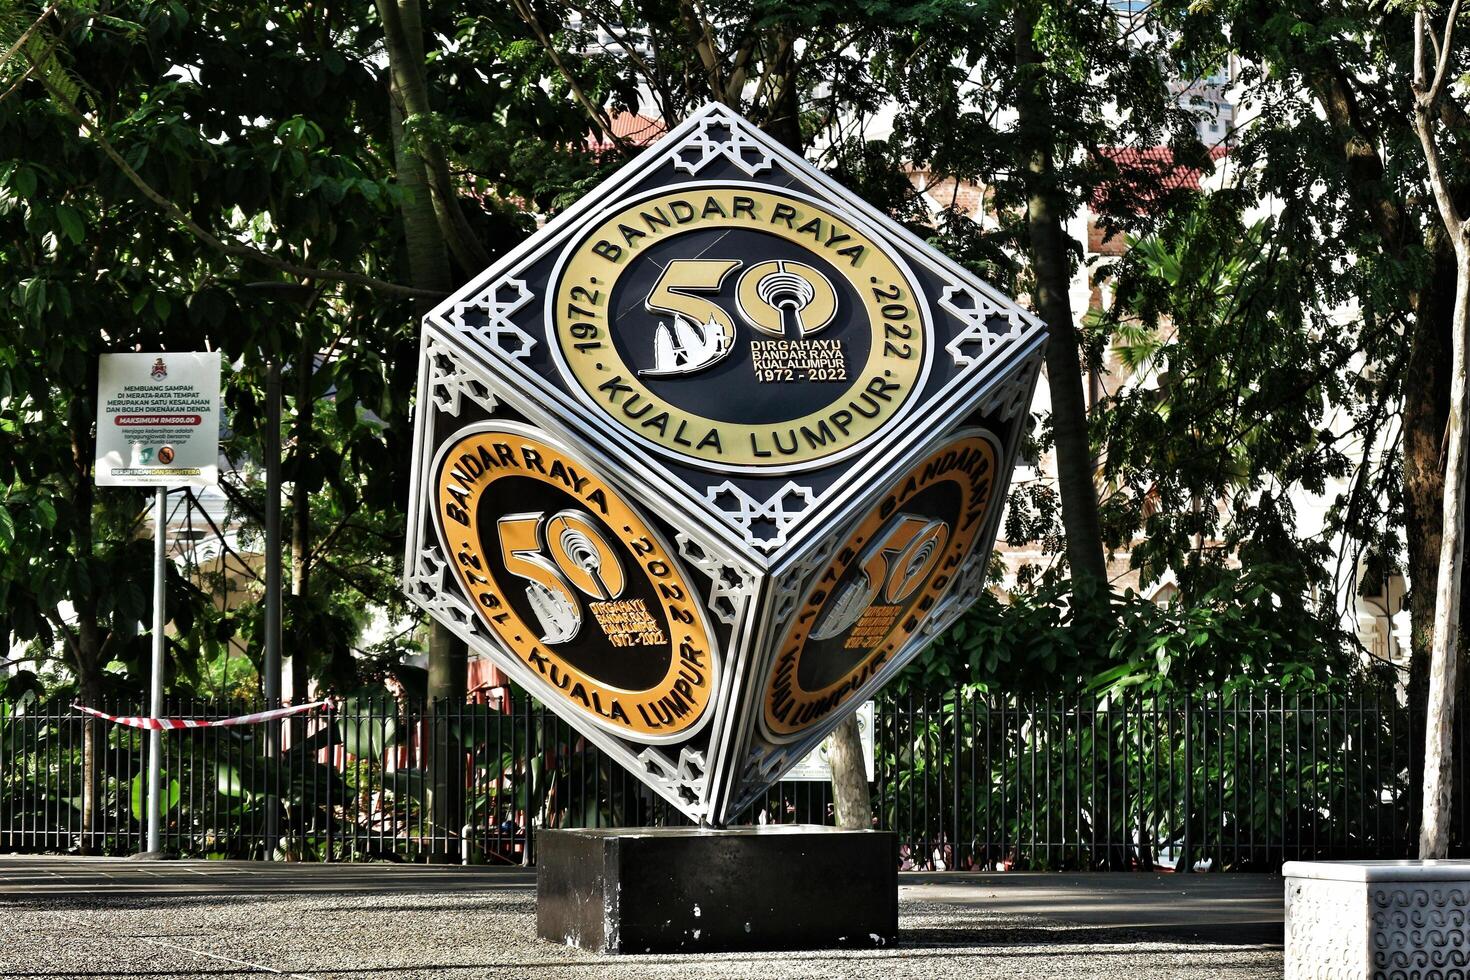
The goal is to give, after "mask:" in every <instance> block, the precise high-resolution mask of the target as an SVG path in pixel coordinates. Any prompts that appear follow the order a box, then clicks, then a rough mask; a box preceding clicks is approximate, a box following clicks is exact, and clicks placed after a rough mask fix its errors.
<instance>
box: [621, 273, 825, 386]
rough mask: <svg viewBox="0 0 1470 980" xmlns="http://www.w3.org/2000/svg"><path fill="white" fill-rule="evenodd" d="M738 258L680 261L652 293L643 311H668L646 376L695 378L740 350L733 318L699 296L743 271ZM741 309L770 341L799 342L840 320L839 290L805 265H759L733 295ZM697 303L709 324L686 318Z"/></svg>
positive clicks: (745, 275)
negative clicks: (667, 318)
mask: <svg viewBox="0 0 1470 980" xmlns="http://www.w3.org/2000/svg"><path fill="white" fill-rule="evenodd" d="M741 264H742V263H741V261H740V260H739V259H676V260H674V261H673V262H670V263H669V267H668V269H666V270H665V272H664V274H663V275H662V276H661V277H660V278H659V281H658V283H657V284H655V286H654V287H653V289H652V290H650V291H649V294H648V298H647V299H646V300H645V301H644V306H645V307H646V308H647V309H648V311H649V312H651V313H661V312H662V313H669V314H671V315H672V319H671V320H670V321H667V322H666V321H660V322H659V325H658V327H657V329H656V330H655V331H654V336H653V367H651V368H644V369H643V370H640V371H639V372H638V373H639V374H640V375H643V376H645V377H670V376H679V375H688V374H694V373H696V372H698V371H703V370H704V369H705V368H708V367H711V366H713V365H715V364H716V363H718V362H719V361H721V360H723V359H724V358H725V357H726V356H727V355H728V354H729V353H730V351H731V350H733V349H734V347H735V321H734V319H733V318H732V317H731V316H730V314H729V313H728V312H726V311H725V310H724V309H723V308H722V307H720V306H717V305H716V304H714V303H712V302H709V301H707V300H705V299H704V298H703V297H701V296H700V295H699V294H700V293H708V292H712V291H718V290H719V289H720V287H721V286H722V285H723V283H724V281H725V279H726V278H728V277H729V276H730V275H731V274H732V273H733V272H735V271H736V270H737V269H739V268H740V266H741ZM735 295H736V309H737V311H738V312H739V314H740V316H741V319H743V320H744V321H745V322H746V323H747V324H749V325H750V327H751V328H752V329H754V330H756V331H758V332H760V333H763V334H766V335H768V336H771V337H778V338H783V339H786V340H800V339H803V338H805V337H809V336H811V335H812V334H815V333H817V332H819V331H821V330H823V329H825V328H826V327H827V326H828V325H829V324H830V323H831V322H832V320H833V318H834V317H836V315H837V305H838V304H837V291H836V289H834V288H833V286H832V283H831V282H830V281H829V280H828V279H827V277H826V276H824V275H822V273H821V272H819V271H817V270H816V269H814V268H812V267H811V266H810V265H807V264H806V263H804V262H794V261H791V260H789V259H774V260H769V261H765V262H758V263H756V264H755V265H752V266H751V267H750V268H748V269H746V270H745V272H744V273H743V274H741V276H740V279H739V282H738V284H737V286H736V290H735ZM671 299H672V300H685V301H688V300H692V301H694V303H695V304H698V306H699V308H700V309H701V310H702V311H703V313H704V319H703V321H702V322H701V320H699V319H697V318H696V317H694V316H691V315H689V314H690V312H691V310H690V306H691V304H689V303H687V302H685V303H683V304H682V305H678V306H675V305H670V300H671Z"/></svg>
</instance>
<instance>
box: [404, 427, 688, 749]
mask: <svg viewBox="0 0 1470 980" xmlns="http://www.w3.org/2000/svg"><path fill="white" fill-rule="evenodd" d="M432 478H433V484H434V518H435V526H436V528H437V529H438V532H439V536H440V540H441V542H442V544H443V545H444V549H445V553H446V555H448V557H449V561H450V563H451V564H452V565H453V567H454V571H455V574H456V576H457V577H458V579H459V581H460V583H461V584H462V585H463V586H464V588H465V591H466V592H467V594H468V595H469V598H470V600H471V602H472V603H473V605H474V607H475V612H476V613H477V614H478V616H479V620H480V622H481V623H482V624H483V625H484V626H485V627H486V628H487V629H488V630H489V631H490V632H491V633H492V634H493V635H494V636H495V637H497V638H498V639H499V640H500V645H501V646H502V647H503V648H505V649H506V650H508V651H510V653H511V654H513V655H514V656H515V658H516V659H517V660H518V661H519V662H520V663H521V664H522V665H524V666H525V667H526V668H527V669H528V670H529V671H530V672H531V673H532V674H533V675H534V676H535V677H536V678H537V679H538V680H539V681H540V682H542V685H543V687H544V688H545V689H544V690H536V691H534V693H536V694H537V695H538V696H539V697H541V698H542V699H543V700H545V699H555V698H560V699H562V700H563V701H565V702H566V703H568V704H570V705H571V706H572V707H574V708H575V709H576V710H577V711H578V712H580V713H582V714H584V715H587V716H589V717H591V718H592V719H593V720H595V721H596V722H597V723H598V724H600V725H601V726H602V727H604V728H607V729H609V730H611V731H614V732H616V733H618V734H620V735H623V736H626V737H633V738H636V739H638V740H639V741H644V742H657V741H661V740H664V739H672V738H682V737H686V736H687V735H688V734H689V733H690V732H691V731H692V730H693V729H694V728H695V727H696V726H697V725H698V724H699V723H700V721H701V720H702V719H703V718H704V717H705V715H706V709H707V708H708V707H709V702H710V699H711V696H712V694H713V692H714V690H715V670H716V666H715V661H714V657H713V655H712V650H713V641H712V639H711V636H710V630H709V627H708V623H707V621H706V619H705V615H704V612H703V610H702V609H701V607H700V604H699V603H698V601H697V600H696V598H695V595H694V591H693V590H692V589H691V588H690V587H689V583H688V582H687V580H686V579H685V578H684V575H683V573H682V572H681V570H680V568H679V565H678V563H677V562H676V561H675V559H674V558H673V557H672V556H671V555H670V554H669V550H668V548H667V546H666V545H665V544H664V542H663V540H662V539H661V538H660V537H659V535H658V533H657V532H656V531H654V530H653V529H652V528H650V527H649V526H648V525H647V524H646V523H645V522H644V521H643V519H642V518H641V517H639V516H638V514H637V513H636V512H635V511H634V510H633V509H632V508H631V507H630V506H628V504H627V503H626V502H625V501H624V500H623V499H622V498H621V497H620V496H619V495H618V493H617V492H616V491H615V490H614V489H613V488H612V487H611V486H609V485H608V484H607V483H606V482H605V481H603V480H602V479H601V478H600V477H598V476H597V474H596V473H595V472H593V470H592V468H591V467H590V466H588V465H587V464H586V463H584V462H582V461H581V460H580V459H577V458H576V457H574V456H573V455H572V454H571V453H570V452H568V451H567V450H565V449H563V448H562V447H560V446H557V445H554V444H553V443H552V442H551V441H550V440H549V439H548V437H547V436H545V435H544V434H542V433H538V432H536V431H535V430H533V429H530V428H527V427H524V426H520V425H516V424H514V423H509V422H498V423H486V424H483V425H477V426H473V427H471V428H469V429H466V430H464V431H463V432H461V433H459V434H457V435H456V436H454V437H452V438H450V439H449V440H448V441H447V442H446V443H445V444H444V446H443V447H441V449H440V450H439V453H438V455H437V456H436V457H435V460H434V464H433V470H432Z"/></svg>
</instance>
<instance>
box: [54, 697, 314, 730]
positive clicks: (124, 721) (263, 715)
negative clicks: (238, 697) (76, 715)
mask: <svg viewBox="0 0 1470 980" xmlns="http://www.w3.org/2000/svg"><path fill="white" fill-rule="evenodd" d="M327 703H328V702H326V701H313V702H311V704H296V705H292V706H291V707H289V708H272V709H271V710H270V711H257V712H255V713H254V714H250V715H236V716H235V717H233V718H147V717H142V718H139V717H136V716H128V715H109V714H107V713H105V712H102V711H98V710H97V709H96V708H89V707H87V706H86V705H84V704H73V705H72V707H73V708H75V709H77V710H78V711H85V712H86V713H87V714H89V715H96V716H97V717H98V718H104V719H106V720H107V721H112V722H116V723H117V724H119V725H127V726H128V727H129V728H146V729H148V730H149V731H172V730H173V729H175V728H225V727H227V726H230V725H257V724H259V723H261V722H263V721H275V720H276V719H277V718H286V717H289V716H290V715H299V714H301V713H302V712H305V711H311V710H313V709H315V708H320V707H322V706H324V705H326V704H327Z"/></svg>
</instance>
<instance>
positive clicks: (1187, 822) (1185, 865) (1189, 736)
mask: <svg viewBox="0 0 1470 980" xmlns="http://www.w3.org/2000/svg"><path fill="white" fill-rule="evenodd" d="M1193 785H1194V727H1193V726H1192V725H1191V724H1190V717H1189V692H1188V691H1185V692H1184V787H1183V790H1184V792H1183V801H1184V832H1183V834H1182V835H1181V837H1180V840H1179V856H1178V858H1176V859H1175V861H1174V871H1175V872H1176V873H1179V874H1189V873H1190V872H1192V871H1193V870H1194V868H1193V866H1192V865H1191V862H1190V860H1189V845H1190V839H1189V829H1190V826H1191V824H1192V823H1193V821H1192V820H1191V819H1190V817H1191V815H1192V814H1193V813H1194V797H1193V793H1192V792H1191V789H1192V787H1193Z"/></svg>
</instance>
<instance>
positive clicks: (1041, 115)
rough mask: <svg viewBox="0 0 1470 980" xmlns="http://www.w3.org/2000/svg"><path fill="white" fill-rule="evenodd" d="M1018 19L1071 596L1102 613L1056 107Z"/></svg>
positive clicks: (1022, 119)
mask: <svg viewBox="0 0 1470 980" xmlns="http://www.w3.org/2000/svg"><path fill="white" fill-rule="evenodd" d="M1014 16H1015V31H1016V70H1017V73H1018V87H1017V92H1016V128H1017V133H1018V137H1019V142H1020V146H1021V150H1022V153H1023V154H1024V156H1025V162H1026V170H1025V178H1024V183H1025V189H1026V228H1027V233H1028V235H1029V236H1030V258H1031V271H1032V274H1033V276H1034V278H1035V302H1036V309H1037V312H1039V313H1040V314H1041V318H1042V319H1043V320H1045V321H1046V324H1047V326H1048V327H1049V328H1050V330H1051V334H1050V336H1049V337H1048V338H1047V342H1046V380H1047V384H1048V385H1049V387H1050V390H1051V411H1052V432H1053V434H1054V436H1055V439H1056V453H1057V483H1058V486H1059V489H1060V492H1061V499H1062V525H1063V527H1064V529H1065V531H1066V537H1067V564H1068V565H1069V566H1070V567H1071V569H1072V594H1073V598H1074V601H1076V603H1077V605H1078V608H1079V609H1081V608H1084V607H1085V608H1096V607H1097V604H1098V602H1099V601H1100V600H1102V599H1105V597H1106V589H1107V580H1108V567H1107V560H1106V559H1105V558H1104V556H1103V545H1102V524H1101V522H1100V520H1099V518H1098V505H1097V487H1096V486H1095V485H1094V484H1093V470H1094V464H1093V457H1092V446H1091V443H1090V441H1089V439H1088V434H1087V402H1086V397H1085V395H1084V394H1083V390H1082V359H1081V357H1080V355H1079V354H1078V345H1077V330H1076V327H1075V326H1074V324H1073V321H1072V300H1071V296H1070V289H1071V283H1072V270H1071V265H1070V263H1069V261H1068V258H1067V243H1066V235H1065V233H1064V232H1063V230H1062V220H1061V212H1060V210H1059V205H1061V204H1062V199H1061V194H1060V192H1059V188H1058V186H1057V175H1056V170H1055V166H1054V161H1053V159H1052V153H1051V126H1050V121H1049V119H1048V116H1049V114H1050V112H1051V108H1050V103H1049V102H1048V98H1049V96H1048V94H1047V91H1046V79H1045V75H1044V69H1043V66H1042V64H1041V61H1040V59H1039V58H1038V57H1037V55H1036V51H1035V49H1034V48H1033V47H1032V43H1031V32H1032V22H1031V17H1030V14H1029V12H1028V11H1027V10H1026V9H1025V7H1024V5H1018V6H1017V8H1016V12H1015V15H1014Z"/></svg>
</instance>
